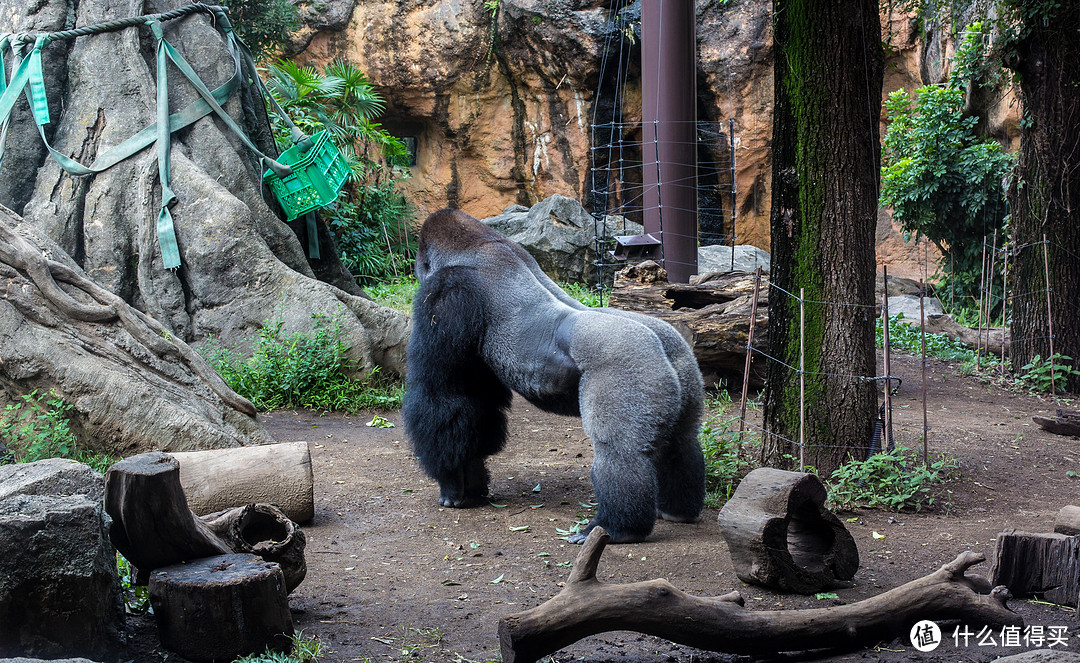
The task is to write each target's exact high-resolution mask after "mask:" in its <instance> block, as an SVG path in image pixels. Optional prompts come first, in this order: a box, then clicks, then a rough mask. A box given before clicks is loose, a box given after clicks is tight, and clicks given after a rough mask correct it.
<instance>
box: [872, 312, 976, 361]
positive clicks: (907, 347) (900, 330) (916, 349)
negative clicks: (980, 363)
mask: <svg viewBox="0 0 1080 663" xmlns="http://www.w3.org/2000/svg"><path fill="white" fill-rule="evenodd" d="M903 319H904V314H903V313H898V314H896V315H890V316H889V347H890V348H897V349H899V350H903V351H904V352H909V353H911V354H914V355H917V354H921V353H922V330H921V329H919V327H917V326H915V325H908V324H904V323H902V322H900V321H901V320H903ZM875 341H876V342H877V346H878V347H879V348H880V347H882V346H883V344H884V342H885V326H884V323H882V321H881V318H878V320H877V327H876V332H875ZM926 354H927V356H929V357H936V358H938V359H944V360H946V361H961V362H964V361H972V362H973V361H975V351H974V350H972V349H971V348H969V347H968V346H966V345H964V344H963V343H961V342H960V341H957V340H954V339H951V338H949V337H948V336H946V335H945V334H927V335H926Z"/></svg>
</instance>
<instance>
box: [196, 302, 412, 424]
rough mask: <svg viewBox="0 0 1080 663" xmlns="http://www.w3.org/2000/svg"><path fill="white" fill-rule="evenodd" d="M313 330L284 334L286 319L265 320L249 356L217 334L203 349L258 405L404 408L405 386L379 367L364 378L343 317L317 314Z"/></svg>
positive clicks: (228, 379)
mask: <svg viewBox="0 0 1080 663" xmlns="http://www.w3.org/2000/svg"><path fill="white" fill-rule="evenodd" d="M312 317H313V319H314V325H313V331H312V332H311V333H310V334H301V333H299V332H297V333H294V334H291V335H289V334H286V333H285V332H284V330H283V327H284V324H285V322H284V320H283V319H280V318H279V319H276V320H271V321H267V322H266V323H265V324H264V325H263V328H262V329H261V330H259V336H258V339H257V340H256V342H255V345H254V350H253V351H252V353H251V355H250V356H244V355H243V354H242V353H240V352H239V351H237V350H235V349H229V348H224V347H222V346H221V345H219V344H217V343H215V342H214V341H213V339H211V340H210V342H208V343H207V344H206V345H205V346H203V347H202V348H201V349H200V352H201V354H202V355H203V356H204V357H205V358H206V360H207V361H208V362H209V363H210V365H211V366H213V367H214V370H216V371H217V372H218V373H219V374H220V375H221V377H222V378H223V379H224V380H225V382H226V383H228V385H229V386H230V387H232V389H233V391H235V392H236V393H238V394H240V395H241V396H243V397H244V398H247V399H248V400H249V401H251V402H252V403H253V404H254V405H255V407H256V408H258V409H260V410H264V411H265V410H276V409H279V408H307V409H310V410H316V411H319V412H330V411H342V412H356V411H359V410H371V409H392V408H398V407H401V399H402V396H403V395H404V387H403V386H402V384H401V383H400V382H399V381H397V380H392V379H384V378H382V376H381V375H380V374H379V372H378V369H377V368H376V369H375V370H372V371H371V372H370V373H368V375H367V376H366V377H365V378H363V379H355V378H354V377H352V376H353V375H354V374H355V373H356V372H357V370H358V368H359V367H358V366H356V362H354V361H352V360H351V359H349V358H348V354H347V353H348V351H349V345H348V344H347V343H346V342H345V335H344V331H343V329H342V327H341V318H340V316H338V315H335V316H326V315H319V314H314V315H313V316H312Z"/></svg>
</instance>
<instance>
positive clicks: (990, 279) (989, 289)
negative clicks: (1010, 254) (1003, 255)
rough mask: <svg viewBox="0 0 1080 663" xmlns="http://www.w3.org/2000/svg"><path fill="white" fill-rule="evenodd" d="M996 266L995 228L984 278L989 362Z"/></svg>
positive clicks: (987, 355) (987, 358) (987, 357)
mask: <svg viewBox="0 0 1080 663" xmlns="http://www.w3.org/2000/svg"><path fill="white" fill-rule="evenodd" d="M995 264H997V228H994V242H993V244H991V245H990V273H989V275H988V276H987V277H986V360H987V361H990V358H991V357H992V355H991V354H990V329H991V328H992V327H993V326H994V265H995Z"/></svg>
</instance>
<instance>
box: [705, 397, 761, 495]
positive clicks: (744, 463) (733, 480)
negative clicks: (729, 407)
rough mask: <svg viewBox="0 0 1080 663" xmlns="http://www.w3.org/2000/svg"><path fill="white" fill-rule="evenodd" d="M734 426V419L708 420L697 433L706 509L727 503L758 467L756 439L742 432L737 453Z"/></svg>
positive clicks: (736, 421) (737, 436)
mask: <svg viewBox="0 0 1080 663" xmlns="http://www.w3.org/2000/svg"><path fill="white" fill-rule="evenodd" d="M738 423H739V419H738V417H733V418H726V419H721V418H717V417H710V418H709V419H707V420H706V421H705V423H704V424H702V426H701V430H700V431H699V433H698V440H699V441H700V442H701V451H702V453H704V454H705V506H707V507H709V508H710V509H718V508H720V507H722V506H723V505H724V503H725V502H727V501H728V500H729V499H731V495H732V493H734V492H735V489H736V488H737V487H738V485H739V482H740V481H742V479H743V477H745V476H746V474H747V473H748V472H750V470H753V469H754V468H756V467H757V466H758V462H757V448H758V447H759V446H760V442H759V441H758V439H757V435H756V434H754V433H751V432H749V431H744V433H743V436H744V439H743V447H742V449H741V451H740V449H739V444H738V443H739V430H738Z"/></svg>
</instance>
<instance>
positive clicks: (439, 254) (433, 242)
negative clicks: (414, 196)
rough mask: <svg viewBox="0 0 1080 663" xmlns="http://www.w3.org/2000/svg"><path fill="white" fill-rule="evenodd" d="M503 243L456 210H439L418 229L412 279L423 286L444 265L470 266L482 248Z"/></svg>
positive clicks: (490, 232) (471, 218) (472, 219)
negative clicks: (414, 274) (414, 275)
mask: <svg viewBox="0 0 1080 663" xmlns="http://www.w3.org/2000/svg"><path fill="white" fill-rule="evenodd" d="M492 242H496V243H505V242H506V240H505V238H504V237H503V236H502V235H500V234H499V233H497V232H495V231H494V230H492V229H490V228H488V227H487V226H485V225H484V224H482V223H480V222H479V221H477V220H476V219H475V218H473V217H471V216H469V215H468V214H466V213H465V212H462V211H461V210H456V209H441V210H439V211H438V212H435V213H434V214H432V215H431V216H429V217H428V218H427V220H426V221H424V225H423V226H421V228H420V247H419V249H418V250H417V253H416V278H418V279H419V280H420V282H421V283H423V281H424V279H425V278H427V276H428V274H431V273H432V272H434V271H437V270H439V269H441V268H443V267H446V266H448V265H455V264H465V263H473V262H475V260H476V253H477V252H478V251H479V250H480V249H481V247H482V246H484V245H485V244H490V243H492Z"/></svg>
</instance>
